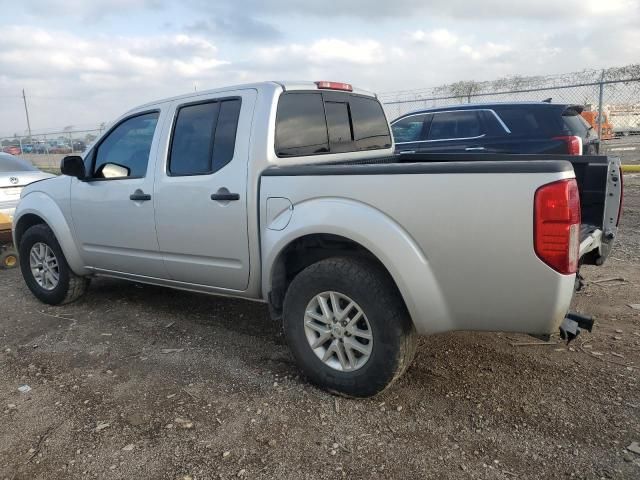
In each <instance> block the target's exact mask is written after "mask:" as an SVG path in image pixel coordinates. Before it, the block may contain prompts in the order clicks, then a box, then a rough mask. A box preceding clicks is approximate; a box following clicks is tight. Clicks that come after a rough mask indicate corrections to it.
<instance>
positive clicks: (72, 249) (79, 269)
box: [13, 191, 90, 275]
mask: <svg viewBox="0 0 640 480" xmlns="http://www.w3.org/2000/svg"><path fill="white" fill-rule="evenodd" d="M26 215H36V216H38V217H40V218H41V219H42V220H43V221H44V222H45V223H46V224H47V225H48V226H49V228H51V230H52V231H53V234H54V235H55V236H56V239H57V240H58V243H59V244H60V248H62V253H64V256H65V258H66V260H67V263H68V264H69V267H71V270H73V272H74V273H75V274H76V275H88V274H89V273H90V272H89V270H87V269H86V268H85V264H84V262H83V260H82V257H81V255H80V250H79V249H78V247H77V245H76V242H75V240H74V238H73V234H72V231H71V227H70V225H69V223H68V222H67V219H66V218H65V216H64V214H63V213H62V211H61V210H60V207H59V206H58V204H57V203H56V202H55V200H53V199H52V198H51V197H50V196H49V195H47V194H46V193H44V192H40V191H35V192H30V193H28V194H26V195H25V196H24V197H22V198H21V199H20V203H18V206H17V207H16V211H15V214H14V217H13V236H14V238H13V240H14V243H15V245H16V247H17V246H18V242H17V240H18V239H17V238H16V233H17V230H18V228H17V227H18V226H19V225H20V221H21V220H22V219H25V216H26Z"/></svg>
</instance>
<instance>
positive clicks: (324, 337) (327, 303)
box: [304, 292, 373, 372]
mask: <svg viewBox="0 0 640 480" xmlns="http://www.w3.org/2000/svg"><path fill="white" fill-rule="evenodd" d="M304 331H305V334H306V337H307V341H308V342H309V346H310V347H311V349H312V350H313V352H314V353H315V354H316V356H317V357H318V358H319V359H320V360H322V363H324V364H325V365H327V366H328V367H331V368H332V369H334V370H338V371H341V372H352V371H354V370H358V369H359V368H362V367H363V366H364V364H366V363H367V361H368V360H369V358H370V357H371V352H372V351H373V334H372V331H371V325H369V320H368V319H367V316H366V315H365V314H364V311H363V310H362V308H360V306H359V305H358V304H357V303H356V302H354V301H353V300H352V299H351V298H349V297H348V296H346V295H344V294H342V293H338V292H323V293H319V294H318V295H316V296H315V297H313V298H312V299H311V301H310V302H309V304H308V305H307V309H306V311H305V316H304Z"/></svg>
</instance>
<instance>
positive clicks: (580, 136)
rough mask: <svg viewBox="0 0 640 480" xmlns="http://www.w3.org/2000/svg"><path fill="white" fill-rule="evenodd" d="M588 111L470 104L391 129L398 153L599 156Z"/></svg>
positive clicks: (398, 122)
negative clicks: (585, 117)
mask: <svg viewBox="0 0 640 480" xmlns="http://www.w3.org/2000/svg"><path fill="white" fill-rule="evenodd" d="M581 112H582V106H580V105H567V104H559V103H558V104H556V103H546V102H514V103H491V104H465V105H455V106H450V107H440V108H430V109H424V110H419V111H416V112H411V113H407V114H405V115H403V116H401V117H399V118H397V119H395V120H394V121H393V122H391V128H392V130H393V136H394V139H395V144H396V152H399V153H402V152H407V153H409V152H425V153H426V152H434V153H459V152H476V153H482V152H486V153H550V154H554V153H555V154H568V155H582V154H585V155H596V154H597V153H598V150H599V140H598V135H597V134H596V132H595V131H594V129H593V128H592V127H591V125H589V123H588V122H587V121H586V120H585V119H584V118H582V116H581V115H580V113H581Z"/></svg>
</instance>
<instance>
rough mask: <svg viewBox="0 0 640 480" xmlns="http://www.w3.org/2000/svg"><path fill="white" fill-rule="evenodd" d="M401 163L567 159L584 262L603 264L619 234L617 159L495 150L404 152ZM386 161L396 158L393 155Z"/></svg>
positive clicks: (618, 166)
mask: <svg viewBox="0 0 640 480" xmlns="http://www.w3.org/2000/svg"><path fill="white" fill-rule="evenodd" d="M398 157H399V158H396V159H395V161H396V162H399V163H433V162H460V161H465V162H482V163H485V162H487V160H490V161H491V162H495V161H498V162H513V161H522V162H539V161H558V160H564V161H568V162H570V163H571V165H572V166H573V170H574V172H575V176H576V181H577V183H578V190H579V191H580V208H581V217H582V218H581V222H582V226H581V228H580V256H581V264H586V265H601V264H602V263H603V262H604V261H605V260H606V257H607V256H608V255H609V252H610V250H611V246H612V244H613V240H614V239H615V236H616V233H617V222H618V213H619V209H620V208H621V206H620V205H621V201H620V199H621V195H622V191H621V189H622V187H621V183H622V175H621V173H620V161H619V159H617V158H609V157H606V156H594V155H580V156H573V155H507V154H491V153H452V154H442V153H422V154H421V153H416V154H400V155H399V156H398ZM386 161H392V159H391V158H388V159H386Z"/></svg>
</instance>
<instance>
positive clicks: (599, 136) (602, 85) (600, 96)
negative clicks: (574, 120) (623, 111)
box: [598, 69, 605, 141]
mask: <svg viewBox="0 0 640 480" xmlns="http://www.w3.org/2000/svg"><path fill="white" fill-rule="evenodd" d="M604 72H605V71H604V69H603V70H602V74H601V75H600V85H599V88H600V92H599V95H598V140H599V141H602V108H603V107H604V105H603V103H604V102H603V100H604Z"/></svg>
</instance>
